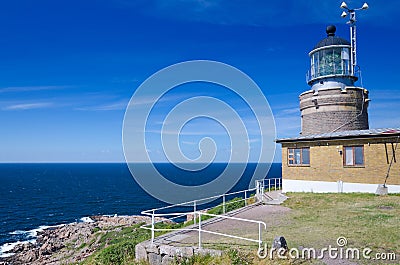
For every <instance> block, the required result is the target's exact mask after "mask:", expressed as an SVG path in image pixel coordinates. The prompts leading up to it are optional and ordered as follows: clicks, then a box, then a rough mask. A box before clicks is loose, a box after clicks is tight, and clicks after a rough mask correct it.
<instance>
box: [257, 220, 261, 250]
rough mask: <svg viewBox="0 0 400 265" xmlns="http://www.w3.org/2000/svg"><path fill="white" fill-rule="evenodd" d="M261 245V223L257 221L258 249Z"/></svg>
mask: <svg viewBox="0 0 400 265" xmlns="http://www.w3.org/2000/svg"><path fill="white" fill-rule="evenodd" d="M261 247H262V241H261V223H258V249H260V248H261Z"/></svg>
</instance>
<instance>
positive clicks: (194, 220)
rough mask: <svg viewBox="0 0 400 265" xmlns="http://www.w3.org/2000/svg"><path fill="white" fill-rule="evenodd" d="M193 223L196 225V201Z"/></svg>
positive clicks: (194, 203)
mask: <svg viewBox="0 0 400 265" xmlns="http://www.w3.org/2000/svg"><path fill="white" fill-rule="evenodd" d="M193 222H194V224H196V201H194V202H193Z"/></svg>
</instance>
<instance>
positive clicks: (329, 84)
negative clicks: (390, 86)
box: [299, 26, 369, 135]
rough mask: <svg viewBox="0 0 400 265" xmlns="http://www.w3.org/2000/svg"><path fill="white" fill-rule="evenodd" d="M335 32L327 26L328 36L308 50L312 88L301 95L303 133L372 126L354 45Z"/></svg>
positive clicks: (309, 78)
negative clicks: (369, 122) (358, 85)
mask: <svg viewBox="0 0 400 265" xmlns="http://www.w3.org/2000/svg"><path fill="white" fill-rule="evenodd" d="M335 32H336V27H335V26H328V27H327V28H326V33H327V34H328V36H327V37H326V38H324V39H323V40H321V41H320V42H319V43H317V45H316V46H315V47H314V49H313V50H312V51H311V52H310V53H309V56H310V59H311V67H310V70H309V71H308V73H307V83H308V84H309V85H310V86H311V89H310V90H308V91H306V92H304V93H302V94H300V97H299V98H300V111H301V129H302V131H301V134H302V135H310V134H321V133H330V132H336V131H347V130H364V129H369V125H368V110H367V109H368V102H369V98H368V91H367V90H366V89H364V88H362V87H356V86H355V85H354V83H355V82H356V81H357V80H358V77H357V75H358V69H357V66H356V65H355V64H354V63H353V62H352V52H353V51H352V46H351V44H350V42H348V41H347V40H345V39H342V38H340V37H337V36H335Z"/></svg>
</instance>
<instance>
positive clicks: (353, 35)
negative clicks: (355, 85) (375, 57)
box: [340, 2, 369, 75]
mask: <svg viewBox="0 0 400 265" xmlns="http://www.w3.org/2000/svg"><path fill="white" fill-rule="evenodd" d="M340 8H342V9H345V10H346V11H347V12H346V11H343V13H342V15H341V17H342V18H345V17H347V15H348V14H349V15H350V19H349V21H348V22H347V24H349V25H350V42H351V55H350V60H351V65H352V67H351V71H352V72H351V74H353V75H354V74H355V67H356V65H357V56H356V11H359V10H367V9H368V8H369V6H368V4H367V3H364V4H363V5H362V7H360V8H354V9H352V8H349V7H348V6H347V4H346V3H345V2H342V4H341V5H340Z"/></svg>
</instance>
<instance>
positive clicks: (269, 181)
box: [268, 179, 271, 192]
mask: <svg viewBox="0 0 400 265" xmlns="http://www.w3.org/2000/svg"><path fill="white" fill-rule="evenodd" d="M268 191H269V192H270V191H271V179H268Z"/></svg>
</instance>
